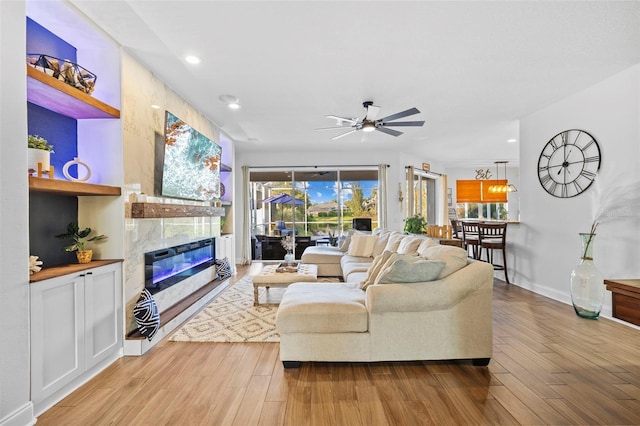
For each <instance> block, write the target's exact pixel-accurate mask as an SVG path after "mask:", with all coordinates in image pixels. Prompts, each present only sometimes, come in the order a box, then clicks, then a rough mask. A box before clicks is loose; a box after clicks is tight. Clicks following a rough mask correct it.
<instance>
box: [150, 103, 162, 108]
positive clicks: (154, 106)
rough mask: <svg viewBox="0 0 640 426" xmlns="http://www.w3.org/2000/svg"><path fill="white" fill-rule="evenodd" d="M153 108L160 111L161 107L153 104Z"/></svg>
mask: <svg viewBox="0 0 640 426" xmlns="http://www.w3.org/2000/svg"><path fill="white" fill-rule="evenodd" d="M151 108H153V109H160V105H156V104H153V105H151Z"/></svg>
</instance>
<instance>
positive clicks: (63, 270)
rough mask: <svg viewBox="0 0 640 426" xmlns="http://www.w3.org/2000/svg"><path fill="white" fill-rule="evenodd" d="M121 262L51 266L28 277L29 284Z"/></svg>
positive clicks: (100, 261) (110, 260) (96, 261)
mask: <svg viewBox="0 0 640 426" xmlns="http://www.w3.org/2000/svg"><path fill="white" fill-rule="evenodd" d="M119 262H122V259H107V260H92V261H91V262H89V263H72V264H69V265H62V266H53V267H51V268H44V269H43V270H41V271H40V272H36V273H34V274H33V275H31V276H29V282H30V283H37V282H38V281H44V280H48V279H50V278H56V277H61V276H63V275H68V274H73V273H74V272H80V271H86V270H87V269H93V268H97V267H98V266H104V265H110V264H112V263H119Z"/></svg>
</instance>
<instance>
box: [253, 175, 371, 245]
mask: <svg viewBox="0 0 640 426" xmlns="http://www.w3.org/2000/svg"><path fill="white" fill-rule="evenodd" d="M249 179H250V185H251V199H252V203H251V206H252V207H251V210H252V211H251V229H252V233H253V235H284V234H288V233H293V232H295V234H296V235H297V236H311V237H315V238H323V237H325V236H329V235H330V234H333V235H336V236H339V235H342V234H344V233H346V232H347V231H348V230H349V229H351V227H352V219H353V218H370V219H371V222H372V228H376V227H377V226H378V169H377V168H371V167H363V168H348V169H344V170H343V169H338V168H326V169H320V168H309V167H306V168H292V169H289V170H286V169H269V170H265V169H259V168H256V169H251V171H250V177H249ZM278 194H287V195H289V196H290V198H289V199H287V200H285V202H284V203H279V202H278V200H277V199H274V196H276V195H278ZM265 200H273V201H267V202H264V201H265Z"/></svg>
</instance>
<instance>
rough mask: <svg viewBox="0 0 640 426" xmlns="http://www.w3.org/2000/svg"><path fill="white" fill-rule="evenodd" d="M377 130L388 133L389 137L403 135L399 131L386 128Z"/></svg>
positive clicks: (377, 128)
mask: <svg viewBox="0 0 640 426" xmlns="http://www.w3.org/2000/svg"><path fill="white" fill-rule="evenodd" d="M376 130H377V131H379V132H382V133H386V134H388V135H391V136H400V135H401V134H402V132H399V131H397V130H393V129H387V128H386V127H382V126H380V127H376Z"/></svg>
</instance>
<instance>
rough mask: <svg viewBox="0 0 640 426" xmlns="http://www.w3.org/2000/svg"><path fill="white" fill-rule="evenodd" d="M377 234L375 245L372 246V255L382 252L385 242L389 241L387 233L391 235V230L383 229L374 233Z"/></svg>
mask: <svg viewBox="0 0 640 426" xmlns="http://www.w3.org/2000/svg"><path fill="white" fill-rule="evenodd" d="M374 235H377V236H378V240H377V241H376V245H375V247H374V248H373V255H374V256H377V255H379V254H382V252H384V248H385V247H386V246H387V242H388V241H389V235H391V232H389V231H384V232H379V233H377V234H374Z"/></svg>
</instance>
